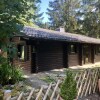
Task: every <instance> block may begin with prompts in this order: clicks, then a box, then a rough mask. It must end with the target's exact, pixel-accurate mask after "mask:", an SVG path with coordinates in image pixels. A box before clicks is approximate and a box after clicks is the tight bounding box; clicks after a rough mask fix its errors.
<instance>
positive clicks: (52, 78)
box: [25, 69, 66, 88]
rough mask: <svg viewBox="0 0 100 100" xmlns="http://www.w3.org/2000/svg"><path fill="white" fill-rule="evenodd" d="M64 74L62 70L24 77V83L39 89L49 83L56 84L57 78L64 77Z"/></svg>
mask: <svg viewBox="0 0 100 100" xmlns="http://www.w3.org/2000/svg"><path fill="white" fill-rule="evenodd" d="M64 72H65V71H64V69H62V70H53V71H47V72H41V73H38V74H31V75H26V76H25V77H26V83H27V84H29V85H30V86H32V87H34V88H39V87H41V86H42V85H48V84H49V83H51V82H56V81H57V80H58V79H59V78H62V77H65V76H66V75H65V73H64Z"/></svg>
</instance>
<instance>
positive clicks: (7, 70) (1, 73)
mask: <svg viewBox="0 0 100 100" xmlns="http://www.w3.org/2000/svg"><path fill="white" fill-rule="evenodd" d="M22 76H23V73H22V70H21V68H19V67H15V66H12V65H10V64H9V63H8V62H7V61H6V60H5V61H4V62H2V64H0V84H2V85H7V84H14V83H16V82H18V81H20V80H22Z"/></svg>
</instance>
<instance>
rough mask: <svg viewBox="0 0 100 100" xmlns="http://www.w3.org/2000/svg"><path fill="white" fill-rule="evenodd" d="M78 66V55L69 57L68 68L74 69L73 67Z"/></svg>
mask: <svg viewBox="0 0 100 100" xmlns="http://www.w3.org/2000/svg"><path fill="white" fill-rule="evenodd" d="M77 65H79V57H78V54H71V55H68V66H69V67H72V66H77Z"/></svg>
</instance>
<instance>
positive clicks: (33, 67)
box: [31, 45, 37, 73]
mask: <svg viewBox="0 0 100 100" xmlns="http://www.w3.org/2000/svg"><path fill="white" fill-rule="evenodd" d="M36 71H37V70H36V47H35V46H33V45H32V46H31V72H32V73H36Z"/></svg>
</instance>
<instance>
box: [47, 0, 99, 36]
mask: <svg viewBox="0 0 100 100" xmlns="http://www.w3.org/2000/svg"><path fill="white" fill-rule="evenodd" d="M47 10H48V12H47V14H48V15H49V21H50V23H49V24H50V27H51V28H52V29H54V30H55V29H56V28H59V27H60V26H64V27H65V31H66V32H73V33H77V34H84V35H87V36H90V37H96V38H99V37H100V0H54V1H50V2H49V8H48V9H47Z"/></svg>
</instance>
